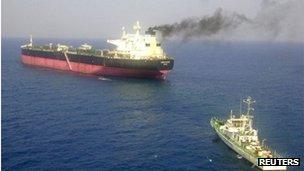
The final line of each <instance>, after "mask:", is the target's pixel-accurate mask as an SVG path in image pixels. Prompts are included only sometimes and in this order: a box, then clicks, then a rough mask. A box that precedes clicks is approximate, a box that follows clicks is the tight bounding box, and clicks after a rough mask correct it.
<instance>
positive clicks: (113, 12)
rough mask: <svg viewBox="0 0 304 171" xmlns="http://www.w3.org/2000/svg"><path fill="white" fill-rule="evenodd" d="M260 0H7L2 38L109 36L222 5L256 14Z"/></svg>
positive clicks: (231, 9)
mask: <svg viewBox="0 0 304 171" xmlns="http://www.w3.org/2000/svg"><path fill="white" fill-rule="evenodd" d="M260 3H261V0H226V1H225V0H2V37H27V36H28V35H29V34H33V36H34V37H40V38H42V37H51V38H109V37H112V38H113V37H114V38H116V37H117V36H120V34H121V27H122V26H125V27H126V30H127V31H128V30H130V31H131V26H132V25H133V23H134V22H135V21H136V20H139V21H140V22H141V23H142V26H143V28H144V29H146V28H148V27H149V26H153V25H158V24H165V23H173V22H178V21H180V20H181V19H185V18H188V17H200V16H204V15H211V14H212V13H213V12H214V11H215V10H216V9H217V8H219V7H222V8H223V9H224V10H228V11H237V12H238V13H241V14H245V15H246V16H248V17H254V16H255V15H256V13H257V11H258V10H259V9H260Z"/></svg>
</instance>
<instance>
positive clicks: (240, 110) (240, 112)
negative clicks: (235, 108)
mask: <svg viewBox="0 0 304 171" xmlns="http://www.w3.org/2000/svg"><path fill="white" fill-rule="evenodd" d="M241 114H242V99H240V115H241Z"/></svg>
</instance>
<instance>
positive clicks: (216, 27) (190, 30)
mask: <svg viewBox="0 0 304 171" xmlns="http://www.w3.org/2000/svg"><path fill="white" fill-rule="evenodd" d="M243 22H249V19H248V18H247V17H246V16H244V15H241V14H237V13H230V14H228V13H225V12H224V11H223V10H222V9H221V8H219V9H217V10H216V11H215V12H214V14H213V15H212V16H204V17H202V18H188V19H184V20H182V21H181V22H179V23H174V24H164V25H159V26H154V27H149V28H148V30H147V33H151V34H152V33H153V32H154V31H155V30H157V31H159V32H161V35H162V37H163V38H167V37H171V36H174V35H181V36H182V37H183V39H188V38H191V37H200V36H211V35H213V34H217V33H219V32H221V31H224V30H230V29H234V28H236V27H237V26H238V25H240V24H241V23H243Z"/></svg>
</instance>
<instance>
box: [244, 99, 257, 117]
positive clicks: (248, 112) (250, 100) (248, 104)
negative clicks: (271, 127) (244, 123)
mask: <svg viewBox="0 0 304 171" xmlns="http://www.w3.org/2000/svg"><path fill="white" fill-rule="evenodd" d="M243 102H244V103H246V104H247V115H250V112H251V111H253V110H254V108H252V107H251V105H252V104H253V103H255V101H254V100H253V99H252V98H251V97H250V96H248V98H247V99H246V100H243Z"/></svg>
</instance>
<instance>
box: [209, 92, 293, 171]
mask: <svg viewBox="0 0 304 171" xmlns="http://www.w3.org/2000/svg"><path fill="white" fill-rule="evenodd" d="M243 102H244V103H246V104H247V112H246V113H244V114H240V116H239V117H236V116H235V115H233V113H232V111H231V113H230V118H229V119H228V120H227V121H224V120H221V119H217V118H212V119H211V120H210V124H211V126H212V127H213V129H214V130H215V132H216V133H217V135H218V136H219V137H220V139H221V140H223V141H224V143H225V144H226V145H228V146H229V147H230V148H231V149H233V150H234V151H235V152H237V153H238V154H239V155H240V157H243V158H245V159H247V160H248V161H249V162H251V163H252V164H253V166H257V167H258V168H259V169H261V170H286V169H287V167H286V166H258V158H280V156H279V155H278V154H276V153H275V152H273V151H272V150H270V149H269V148H268V147H267V146H265V145H264V140H263V141H262V143H260V141H259V138H258V131H257V130H256V129H254V128H253V127H252V120H253V116H252V115H251V112H252V111H253V110H254V109H253V108H252V106H251V105H252V104H253V103H255V101H254V100H253V99H252V98H251V97H248V98H247V99H245V100H243Z"/></svg>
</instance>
